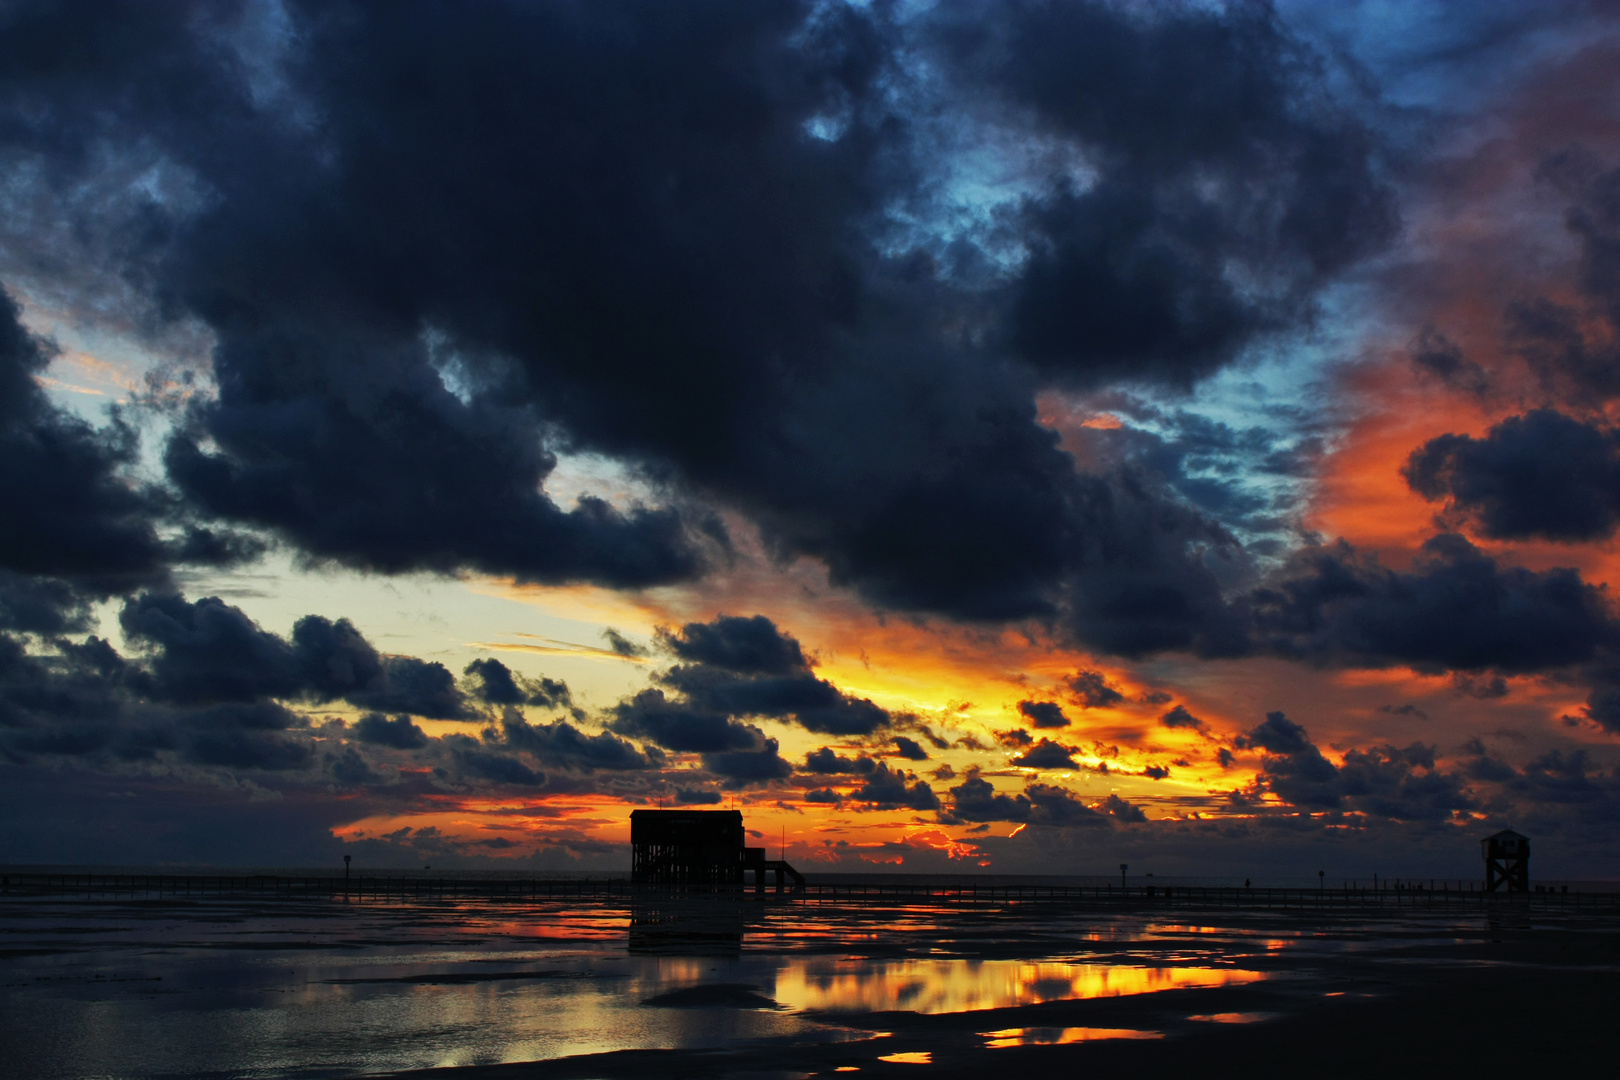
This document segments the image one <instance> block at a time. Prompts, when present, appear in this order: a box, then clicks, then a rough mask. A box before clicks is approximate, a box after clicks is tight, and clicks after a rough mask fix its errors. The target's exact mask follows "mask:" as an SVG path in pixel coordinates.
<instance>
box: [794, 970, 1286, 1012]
mask: <svg viewBox="0 0 1620 1080" xmlns="http://www.w3.org/2000/svg"><path fill="white" fill-rule="evenodd" d="M1264 978H1266V976H1265V974H1264V973H1262V972H1258V971H1238V970H1231V969H1221V968H1209V967H1131V966H1118V965H1111V964H1062V963H1026V962H1023V961H1016V960H966V961H964V960H899V961H893V962H889V963H861V964H858V965H851V964H839V963H837V962H834V961H825V962H816V961H811V962H808V963H805V964H802V965H800V964H795V965H790V966H787V967H784V968H783V969H782V970H781V971H780V972H779V973H778V975H777V979H776V995H775V996H776V1000H777V1001H779V1002H781V1003H782V1004H783V1005H786V1006H787V1007H789V1008H792V1009H799V1010H812V1011H817V1012H887V1011H890V1010H895V1009H904V1010H906V1011H908V1012H918V1013H928V1014H934V1013H952V1012H969V1011H973V1010H978V1009H1003V1008H1008V1007H1010V1006H1014V1005H1036V1004H1039V1003H1041V1002H1043V1001H1070V1000H1076V999H1085V998H1101V997H1126V996H1130V995H1133V994H1151V993H1157V992H1158V991H1161V990H1177V989H1182V988H1185V987H1208V986H1230V985H1233V984H1239V983H1248V982H1257V981H1259V980H1261V979H1264Z"/></svg>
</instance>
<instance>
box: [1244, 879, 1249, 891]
mask: <svg viewBox="0 0 1620 1080" xmlns="http://www.w3.org/2000/svg"><path fill="white" fill-rule="evenodd" d="M1243 887H1244V888H1245V889H1247V888H1248V887H1249V879H1248V878H1244V879H1243Z"/></svg>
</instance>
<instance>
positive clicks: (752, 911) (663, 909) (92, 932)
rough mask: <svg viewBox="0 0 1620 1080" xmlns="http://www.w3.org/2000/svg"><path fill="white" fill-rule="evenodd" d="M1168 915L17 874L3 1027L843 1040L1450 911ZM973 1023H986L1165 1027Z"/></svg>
mask: <svg viewBox="0 0 1620 1080" xmlns="http://www.w3.org/2000/svg"><path fill="white" fill-rule="evenodd" d="M1174 919H1175V921H1171V920H1168V919H1166V920H1156V919H1153V918H1149V917H1146V916H1141V915H1128V914H1120V913H1106V912H1105V913H1096V912H1075V911H1064V910H1060V909H1057V908H1054V907H1053V906H1050V905H1048V906H1044V907H1026V908H1024V909H1023V910H1018V909H1009V908H988V907H981V908H968V909H963V908H951V907H948V906H943V905H935V904H929V903H923V904H915V905H896V906H892V907H886V908H882V909H874V908H873V907H871V906H869V905H853V904H848V905H840V904H779V903H770V904H765V903H747V902H744V903H740V904H739V903H731V902H713V901H693V902H688V903H674V904H662V905H645V904H642V905H634V906H632V905H628V904H626V903H623V902H620V903H616V904H601V903H586V904H578V905H571V904H567V903H562V902H548V903H535V904H523V905H517V904H510V905H491V904H477V903H460V904H447V905H438V906H428V905H404V904H380V903H368V904H355V905H345V904H343V903H341V902H336V903H321V904H299V905H293V904H289V903H285V902H280V903H278V902H270V903H265V902H259V901H240V900H236V901H232V900H219V901H195V902H189V903H179V902H173V901H162V902H140V901H123V902H118V901H108V900H93V901H92V900H83V901H74V900H61V901H49V902H40V901H26V902H24V901H21V900H15V899H12V900H6V901H4V902H3V903H0V957H3V968H0V971H3V974H0V1045H4V1046H5V1048H6V1056H7V1059H8V1064H9V1065H10V1067H11V1068H12V1069H13V1070H14V1071H15V1073H16V1074H17V1075H27V1076H35V1077H40V1078H42V1080H51V1078H80V1077H99V1076H150V1077H290V1076H301V1077H318V1076H337V1075H353V1074H357V1073H366V1072H387V1071H393V1070H400V1069H407V1068H427V1067H440V1066H450V1065H466V1064H486V1063H496V1062H507V1061H530V1060H538V1059H543V1058H554V1057H559V1056H565V1055H573V1054H584V1053H595V1052H602V1051H608V1050H619V1049H630V1048H654V1047H663V1048H692V1047H719V1046H738V1045H751V1044H754V1045H757V1044H760V1043H768V1042H781V1043H799V1044H802V1043H806V1042H840V1041H848V1040H857V1039H867V1038H871V1037H872V1034H873V1032H874V1031H876V1030H880V1029H881V1028H882V1016H881V1014H884V1013H890V1014H893V1013H917V1014H929V1015H937V1014H943V1013H976V1012H979V1011H982V1010H989V1009H1010V1008H1018V1007H1024V1006H1034V1005H1039V1004H1041V1003H1043V1002H1055V1001H1057V1002H1060V1001H1072V1000H1077V999H1092V998H1105V997H1125V996H1132V995H1153V994H1157V993H1161V992H1164V991H1168V990H1177V989H1186V988H1190V987H1221V986H1226V987H1240V986H1247V985H1253V984H1258V983H1260V982H1262V981H1271V980H1277V979H1284V980H1286V979H1288V978H1290V977H1293V976H1294V975H1297V974H1298V973H1300V972H1302V971H1306V970H1309V969H1310V968H1311V967H1312V965H1315V964H1320V963H1323V962H1325V961H1328V960H1331V959H1332V958H1333V957H1335V956H1342V955H1347V954H1354V953H1356V952H1358V951H1361V950H1367V949H1370V948H1375V947H1378V946H1379V943H1385V944H1387V943H1388V942H1389V941H1390V940H1392V939H1395V938H1398V939H1400V940H1401V941H1402V942H1403V943H1404V944H1405V945H1407V946H1408V947H1414V948H1421V947H1433V946H1444V945H1446V944H1448V943H1452V942H1456V941H1458V940H1461V938H1460V937H1459V935H1460V934H1464V933H1466V932H1467V931H1468V928H1467V927H1464V926H1461V925H1460V924H1458V923H1457V922H1456V921H1455V920H1453V921H1452V922H1446V921H1445V920H1439V921H1431V922H1423V923H1419V922H1410V921H1409V922H1404V923H1388V924H1380V925H1376V926H1375V925H1364V924H1346V925H1341V926H1337V927H1332V928H1327V929H1324V928H1323V927H1321V926H1311V927H1304V926H1301V925H1299V924H1298V923H1296V922H1292V921H1290V920H1288V919H1286V918H1281V917H1271V916H1268V915H1264V914H1256V913H1249V914H1248V915H1244V916H1237V915H1235V914H1234V915H1233V916H1232V917H1231V918H1229V919H1226V920H1225V921H1223V922H1221V923H1201V922H1188V921H1186V919H1187V916H1186V915H1185V914H1177V915H1176V916H1175V917H1174ZM875 1014H876V1015H875ZM1268 1015H1269V1014H1251V1013H1243V1014H1240V1013H1238V1012H1232V1013H1222V1014H1205V1015H1202V1016H1198V1017H1196V1018H1189V1019H1196V1020H1198V1021H1201V1022H1203V1023H1210V1022H1224V1023H1232V1022H1263V1021H1264V1020H1265V1019H1266V1016H1268ZM1240 1017H1241V1019H1240ZM969 1023H971V1018H969ZM971 1030H975V1031H979V1032H981V1034H982V1036H983V1038H984V1039H985V1040H986V1043H985V1045H987V1046H992V1047H998V1046H1012V1045H1029V1044H1032V1043H1066V1042H1073V1041H1082V1040H1087V1039H1096V1038H1144V1037H1146V1038H1152V1037H1156V1036H1157V1035H1158V1034H1159V1033H1158V1032H1156V1031H1137V1030H1134V1029H1112V1028H1087V1027H1037V1026H1030V1027H1009V1026H1007V1025H1006V1024H1004V1023H1003V1024H994V1025H990V1026H989V1027H972V1028H971Z"/></svg>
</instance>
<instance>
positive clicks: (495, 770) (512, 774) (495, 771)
mask: <svg viewBox="0 0 1620 1080" xmlns="http://www.w3.org/2000/svg"><path fill="white" fill-rule="evenodd" d="M451 754H452V757H453V758H454V760H455V763H456V767H457V769H458V770H459V771H460V773H461V774H462V775H463V776H465V777H467V778H468V779H472V780H485V781H489V782H492V783H496V784H502V785H508V786H511V787H519V788H538V787H544V786H545V785H546V774H545V773H543V772H536V771H535V770H534V769H531V768H529V767H528V766H527V765H525V764H523V762H521V761H519V760H518V759H517V758H514V757H508V756H506V755H505V754H492V753H488V752H486V751H483V750H472V749H460V748H458V749H456V750H453V751H452V752H451Z"/></svg>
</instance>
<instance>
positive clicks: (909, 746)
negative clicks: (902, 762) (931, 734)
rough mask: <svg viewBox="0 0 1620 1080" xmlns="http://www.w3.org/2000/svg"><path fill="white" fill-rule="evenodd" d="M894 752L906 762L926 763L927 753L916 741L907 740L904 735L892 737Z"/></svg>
mask: <svg viewBox="0 0 1620 1080" xmlns="http://www.w3.org/2000/svg"><path fill="white" fill-rule="evenodd" d="M894 752H895V753H897V754H899V755H900V756H901V757H903V758H905V759H906V760H907V761H927V760H928V751H927V750H924V749H923V748H922V744H921V743H919V742H918V741H917V740H916V739H908V738H906V737H905V736H904V735H896V736H895V737H894Z"/></svg>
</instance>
